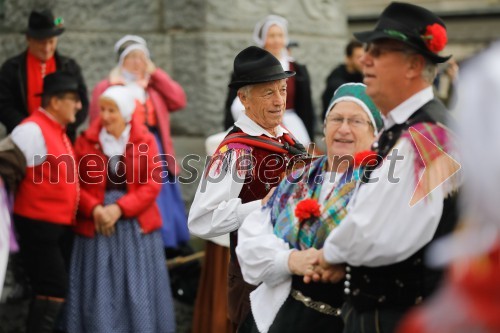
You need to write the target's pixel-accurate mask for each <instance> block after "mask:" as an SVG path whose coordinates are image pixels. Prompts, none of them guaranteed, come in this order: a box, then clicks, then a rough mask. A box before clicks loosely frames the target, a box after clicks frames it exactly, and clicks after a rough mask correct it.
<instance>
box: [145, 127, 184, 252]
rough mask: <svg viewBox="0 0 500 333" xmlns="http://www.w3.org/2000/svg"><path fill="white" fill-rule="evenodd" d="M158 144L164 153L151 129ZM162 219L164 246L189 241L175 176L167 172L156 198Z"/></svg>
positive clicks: (158, 139) (172, 246)
mask: <svg viewBox="0 0 500 333" xmlns="http://www.w3.org/2000/svg"><path fill="white" fill-rule="evenodd" d="M152 133H153V134H154V136H155V138H156V143H157V144H158V150H159V152H160V154H164V149H163V145H162V143H161V140H160V137H159V135H158V132H156V131H152ZM156 203H157V204H158V208H159V209H160V215H161V219H162V222H163V224H162V228H161V237H162V239H163V245H164V246H165V247H171V248H177V247H179V245H182V244H183V243H187V242H188V241H189V229H188V226H187V216H186V209H185V207H184V201H182V195H181V190H180V188H179V183H178V182H177V179H175V176H173V175H171V174H170V173H169V174H168V181H167V182H166V183H164V184H163V185H162V187H161V192H160V195H158V198H157V199H156Z"/></svg>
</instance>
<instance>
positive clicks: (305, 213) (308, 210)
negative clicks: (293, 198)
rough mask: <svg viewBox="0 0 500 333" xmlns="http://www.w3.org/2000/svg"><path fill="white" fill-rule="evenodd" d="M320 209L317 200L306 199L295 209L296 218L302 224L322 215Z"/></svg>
mask: <svg viewBox="0 0 500 333" xmlns="http://www.w3.org/2000/svg"><path fill="white" fill-rule="evenodd" d="M320 207H321V206H320V205H319V203H318V201H316V200H315V199H304V200H302V201H300V202H299V203H298V204H297V206H296V207H295V216H296V217H297V218H298V219H299V222H300V223H303V222H305V221H306V220H308V219H310V218H311V217H319V216H320V215H321V211H320Z"/></svg>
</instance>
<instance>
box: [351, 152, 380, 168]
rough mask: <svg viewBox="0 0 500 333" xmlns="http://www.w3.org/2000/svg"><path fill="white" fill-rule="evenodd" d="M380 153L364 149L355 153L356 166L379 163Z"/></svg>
mask: <svg viewBox="0 0 500 333" xmlns="http://www.w3.org/2000/svg"><path fill="white" fill-rule="evenodd" d="M377 158H378V155H377V153H376V152H374V151H373V150H363V151H360V152H359V153H357V154H356V155H354V167H355V168H357V167H360V166H373V165H376V164H377Z"/></svg>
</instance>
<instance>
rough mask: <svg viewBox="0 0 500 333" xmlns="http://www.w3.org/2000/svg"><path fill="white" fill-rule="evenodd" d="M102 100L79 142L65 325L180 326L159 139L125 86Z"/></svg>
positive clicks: (108, 330) (76, 328)
mask: <svg viewBox="0 0 500 333" xmlns="http://www.w3.org/2000/svg"><path fill="white" fill-rule="evenodd" d="M98 101H99V108H100V116H99V118H97V119H95V120H94V121H93V122H92V124H91V125H90V127H89V129H88V130H87V131H85V132H84V133H83V134H82V135H81V136H80V137H79V138H78V139H77V141H76V144H75V155H76V158H77V162H78V165H79V170H80V188H81V191H80V193H81V197H80V203H79V208H78V215H77V224H76V226H75V233H76V237H75V241H74V244H73V252H72V258H71V267H70V274H69V275H70V282H69V293H68V297H67V303H66V308H65V312H64V316H63V320H62V326H63V330H64V331H67V332H72V333H78V332H93V333H97V332H103V333H104V332H105V333H112V332H175V317H174V308H173V301H172V295H171V291H170V283H169V276H168V271H167V268H166V265H165V258H164V253H163V244H162V238H161V233H160V228H161V225H162V222H161V218H160V213H159V210H158V206H157V204H156V197H157V196H158V194H159V192H160V189H161V186H162V185H161V183H162V181H164V178H162V175H161V167H160V165H161V163H159V162H156V163H155V161H154V157H155V156H157V155H158V148H157V145H156V142H155V138H154V137H153V135H152V134H151V133H150V132H149V131H148V129H147V128H146V127H145V126H144V125H143V124H141V123H140V122H139V121H138V119H136V118H135V117H134V118H132V114H133V112H134V109H135V101H134V99H133V97H132V95H131V93H130V90H129V88H128V87H124V86H112V87H110V88H108V89H106V90H105V91H104V93H103V94H102V95H101V96H100V98H99V100H98Z"/></svg>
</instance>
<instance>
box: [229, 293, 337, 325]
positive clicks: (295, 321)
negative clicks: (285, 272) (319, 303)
mask: <svg viewBox="0 0 500 333" xmlns="http://www.w3.org/2000/svg"><path fill="white" fill-rule="evenodd" d="M343 326H344V325H343V323H342V318H341V317H338V316H332V315H327V314H323V313H321V312H318V311H316V310H313V309H311V308H308V307H306V306H305V305H304V304H302V303H301V302H299V301H297V300H295V299H293V298H292V297H291V296H288V298H287V299H286V301H285V303H284V304H283V305H282V306H281V308H280V310H279V311H278V313H277V315H276V318H275V319H274V322H273V324H272V325H271V327H270V328H269V331H268V333H306V332H314V333H323V332H324V333H341V332H342V327H343ZM238 333H259V330H258V329H257V324H256V323H255V319H254V318H253V315H252V312H251V311H250V313H249V314H248V316H247V318H246V319H245V321H244V322H243V323H241V324H240V326H239V327H238Z"/></svg>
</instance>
